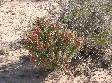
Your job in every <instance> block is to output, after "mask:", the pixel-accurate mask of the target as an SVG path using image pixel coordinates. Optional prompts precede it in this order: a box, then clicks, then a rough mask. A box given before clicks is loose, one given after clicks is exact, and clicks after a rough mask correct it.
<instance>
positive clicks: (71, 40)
mask: <svg viewBox="0 0 112 83" xmlns="http://www.w3.org/2000/svg"><path fill="white" fill-rule="evenodd" d="M34 27H35V28H33V29H31V30H29V31H28V32H27V34H26V37H27V39H24V40H23V41H22V44H23V46H24V47H25V48H26V49H27V50H29V52H30V54H31V55H32V56H31V57H32V61H33V62H35V63H36V64H37V65H40V66H42V67H45V68H50V69H55V68H60V69H63V68H67V66H68V62H69V61H70V60H71V58H72V57H73V56H74V54H75V53H76V52H77V50H79V49H80V48H81V46H82V38H81V37H78V36H77V35H74V34H75V33H73V32H71V31H70V30H69V29H67V28H66V27H64V25H63V24H61V23H60V22H58V21H57V22H56V23H53V22H52V20H51V19H47V20H45V18H37V19H36V21H35V23H34Z"/></svg>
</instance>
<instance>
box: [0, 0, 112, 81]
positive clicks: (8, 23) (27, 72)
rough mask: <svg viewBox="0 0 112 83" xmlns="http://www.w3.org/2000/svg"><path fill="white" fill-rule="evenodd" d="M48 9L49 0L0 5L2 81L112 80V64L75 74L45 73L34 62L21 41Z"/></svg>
mask: <svg viewBox="0 0 112 83" xmlns="http://www.w3.org/2000/svg"><path fill="white" fill-rule="evenodd" d="M47 9H48V1H47V0H46V1H43V0H42V1H37V2H35V0H33V1H29V0H28V1H22V0H21V1H19V0H6V1H5V2H4V3H3V4H2V5H1V6H0V50H1V52H0V83H112V67H109V68H108V69H104V70H103V69H98V70H95V71H92V72H91V74H90V76H88V77H87V76H85V75H84V74H81V75H77V76H75V77H74V76H72V75H71V76H70V75H67V74H65V73H64V72H60V71H52V72H48V71H47V72H46V70H43V69H41V68H38V67H36V66H35V65H34V64H32V63H31V61H30V59H29V57H28V55H29V54H28V51H27V50H25V49H23V48H22V47H21V45H20V44H19V43H18V41H19V40H20V39H21V36H22V32H23V31H25V30H27V29H29V28H30V27H29V26H28V24H29V23H31V22H32V21H33V19H34V18H35V16H38V17H42V16H46V15H47V14H48V12H47ZM109 53H110V54H112V53H111V49H110V50H109Z"/></svg>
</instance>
